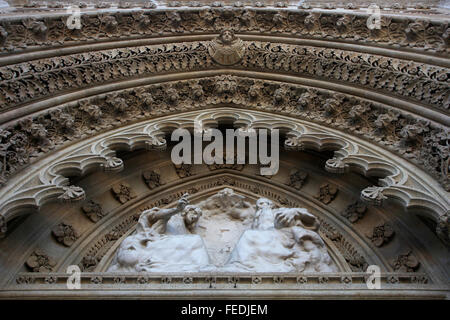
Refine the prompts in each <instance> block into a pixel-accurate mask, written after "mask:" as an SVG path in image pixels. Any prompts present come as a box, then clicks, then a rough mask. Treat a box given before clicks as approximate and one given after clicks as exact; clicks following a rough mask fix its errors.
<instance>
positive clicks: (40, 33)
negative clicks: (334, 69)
mask: <svg viewBox="0 0 450 320" xmlns="http://www.w3.org/2000/svg"><path fill="white" fill-rule="evenodd" d="M34 16H35V17H33V18H30V19H29V21H22V20H20V19H19V18H15V17H14V16H10V17H7V18H9V19H3V20H1V21H0V26H1V27H2V28H3V29H4V30H5V31H4V36H3V37H4V38H5V39H4V40H3V50H9V51H13V50H15V48H26V47H27V46H29V47H33V46H36V45H42V46H46V47H52V46H61V45H62V44H65V43H71V42H74V41H76V42H78V43H83V42H86V41H90V40H91V39H97V40H100V39H113V40H116V39H126V38H128V37H131V36H136V35H138V36H142V35H146V36H150V35H154V34H165V35H169V34H179V33H184V34H186V33H194V32H196V31H199V30H202V31H203V32H210V33H211V32H217V31H218V30H223V29H229V30H234V31H239V32H243V33H244V32H260V33H263V34H264V33H266V34H272V33H281V34H286V35H295V36H297V37H299V36H300V37H305V38H317V39H320V38H323V37H324V36H325V35H326V36H328V37H329V38H330V39H332V40H344V41H350V40H353V41H355V42H357V43H362V44H365V43H367V42H368V43H371V44H380V43H381V44H388V45H399V46H408V47H411V48H415V49H421V50H428V51H432V52H433V51H434V52H445V50H446V49H447V45H448V37H447V30H446V28H447V26H446V24H445V19H438V18H434V19H433V17H431V19H430V18H429V17H420V16H417V15H416V16H417V18H416V17H415V19H413V18H408V17H406V16H402V15H401V14H399V13H397V12H396V15H395V14H393V13H391V12H387V11H386V12H383V15H382V17H381V25H382V28H381V29H380V30H378V29H373V30H370V29H368V27H367V23H366V21H367V19H368V16H369V15H368V14H367V13H365V12H364V13H363V12H359V13H358V14H354V13H352V12H351V11H350V12H345V13H344V12H336V11H330V10H311V9H303V8H302V9H292V8H276V9H271V10H266V9H265V8H235V9H233V10H229V9H228V8H221V7H206V8H201V9H200V8H199V9H185V8H179V9H177V10H176V11H173V10H170V9H142V10H139V11H133V12H129V10H127V9H125V10H121V9H117V10H116V12H97V13H92V12H91V13H83V14H82V15H81V24H82V25H83V26H87V27H84V28H82V29H81V30H69V29H66V28H64V27H65V26H64V24H65V20H66V19H67V16H66V15H65V14H63V13H62V14H58V13H55V14H53V15H52V16H45V18H44V16H39V15H34ZM5 18H6V17H5ZM425 30H427V32H424V31H425ZM16 50H17V49H16Z"/></svg>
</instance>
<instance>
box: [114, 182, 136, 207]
mask: <svg viewBox="0 0 450 320" xmlns="http://www.w3.org/2000/svg"><path fill="white" fill-rule="evenodd" d="M111 191H112V193H113V195H114V197H115V198H116V199H117V200H118V201H119V202H120V203H122V204H124V203H125V202H128V201H130V200H131V199H134V198H136V197H137V195H136V193H135V192H134V191H133V189H131V187H130V185H129V184H128V183H125V182H121V183H117V184H116V185H114V186H113V187H112V188H111Z"/></svg>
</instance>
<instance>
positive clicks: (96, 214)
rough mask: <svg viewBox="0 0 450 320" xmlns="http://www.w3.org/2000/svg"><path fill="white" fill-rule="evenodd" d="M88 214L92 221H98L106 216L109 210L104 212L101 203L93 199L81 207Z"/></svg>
mask: <svg viewBox="0 0 450 320" xmlns="http://www.w3.org/2000/svg"><path fill="white" fill-rule="evenodd" d="M81 209H82V210H83V212H84V213H85V214H86V216H87V217H88V218H89V219H91V221H92V222H97V221H99V220H100V219H101V218H103V217H104V216H106V215H107V214H108V212H104V211H103V209H102V207H101V205H100V204H99V203H97V202H95V201H93V200H89V201H87V202H86V203H85V204H83V206H82V207H81Z"/></svg>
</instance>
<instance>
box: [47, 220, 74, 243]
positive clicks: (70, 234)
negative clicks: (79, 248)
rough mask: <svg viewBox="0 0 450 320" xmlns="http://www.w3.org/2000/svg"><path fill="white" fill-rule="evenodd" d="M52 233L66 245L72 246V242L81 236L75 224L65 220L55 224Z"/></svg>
mask: <svg viewBox="0 0 450 320" xmlns="http://www.w3.org/2000/svg"><path fill="white" fill-rule="evenodd" d="M52 234H53V236H54V237H55V239H56V241H58V242H59V243H61V244H63V245H65V246H66V247H70V246H72V244H73V243H74V242H75V241H76V240H77V239H78V238H79V237H80V235H79V234H78V232H77V231H76V230H75V229H74V227H73V226H71V225H70V224H66V223H64V222H62V223H60V224H58V225H57V226H55V227H54V228H53V230H52Z"/></svg>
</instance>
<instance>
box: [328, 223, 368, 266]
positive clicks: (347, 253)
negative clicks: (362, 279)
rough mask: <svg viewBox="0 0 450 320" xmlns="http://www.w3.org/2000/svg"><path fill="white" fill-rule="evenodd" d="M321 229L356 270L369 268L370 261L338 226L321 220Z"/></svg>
mask: <svg viewBox="0 0 450 320" xmlns="http://www.w3.org/2000/svg"><path fill="white" fill-rule="evenodd" d="M320 230H321V231H322V232H323V234H324V235H325V236H326V237H327V238H328V239H330V240H331V241H333V243H334V245H335V246H336V247H337V248H338V250H339V252H340V253H341V254H342V255H343V257H344V259H345V260H346V261H347V263H348V264H349V265H350V268H351V269H352V271H354V272H361V271H365V270H366V269H367V266H368V263H367V261H366V259H365V258H364V257H363V256H362V255H361V254H360V253H359V252H358V250H357V249H355V248H354V246H353V245H352V244H351V243H350V242H349V241H348V240H347V239H345V237H343V236H342V234H340V233H339V232H338V231H337V230H336V228H334V227H333V226H331V225H330V224H329V223H327V222H325V221H322V220H321V221H320Z"/></svg>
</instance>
